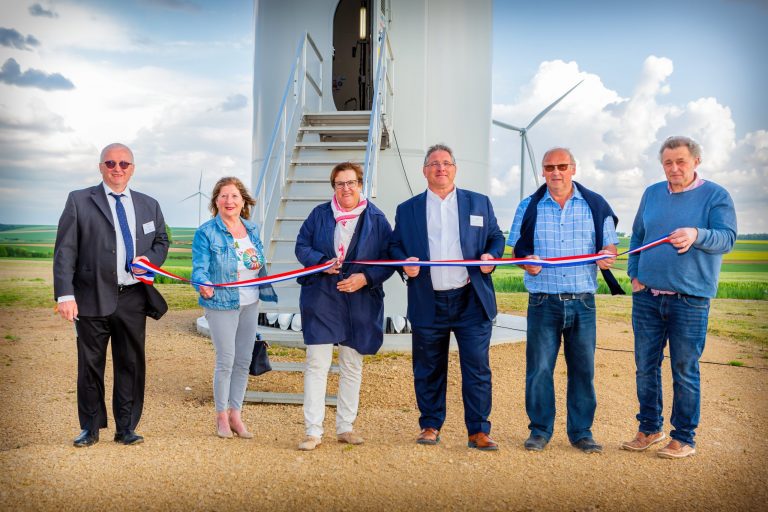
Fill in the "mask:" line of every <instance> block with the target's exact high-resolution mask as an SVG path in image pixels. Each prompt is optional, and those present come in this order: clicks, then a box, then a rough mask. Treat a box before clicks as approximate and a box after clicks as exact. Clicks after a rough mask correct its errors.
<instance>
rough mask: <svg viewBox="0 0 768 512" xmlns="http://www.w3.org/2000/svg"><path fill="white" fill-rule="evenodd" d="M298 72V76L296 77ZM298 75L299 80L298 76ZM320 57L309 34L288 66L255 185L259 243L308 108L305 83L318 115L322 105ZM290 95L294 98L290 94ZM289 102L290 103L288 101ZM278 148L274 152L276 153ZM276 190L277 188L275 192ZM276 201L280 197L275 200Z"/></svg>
mask: <svg viewBox="0 0 768 512" xmlns="http://www.w3.org/2000/svg"><path fill="white" fill-rule="evenodd" d="M308 46H309V48H311V49H312V51H313V53H314V54H315V56H316V58H317V59H316V60H317V63H318V64H319V65H318V75H319V76H318V77H317V78H315V77H314V76H313V75H312V74H311V72H310V71H309V69H308V65H307V64H308V60H307V47H308ZM297 71H299V73H298V74H297ZM297 75H298V76H297ZM322 75H323V56H322V54H321V53H320V50H318V48H317V44H315V41H314V40H313V39H312V36H310V35H309V33H308V32H306V33H304V34H303V35H302V36H301V38H300V39H299V44H298V48H297V49H296V56H295V57H294V59H293V64H292V65H291V72H290V73H289V75H288V82H287V83H286V84H285V91H284V92H283V99H282V101H281V102H280V109H279V110H278V112H277V119H275V127H274V128H273V130H272V136H271V137H270V141H269V146H268V149H267V152H266V154H265V155H264V161H263V163H262V164H261V171H260V173H259V178H258V181H257V182H256V187H255V192H254V197H255V198H256V201H257V205H258V206H257V208H256V209H255V211H254V214H255V216H256V219H255V221H256V222H257V224H258V225H259V226H260V235H261V239H262V240H263V241H264V242H265V243H268V238H267V237H266V229H267V226H266V225H265V224H266V223H265V220H266V215H267V212H268V211H269V210H270V207H271V206H272V201H273V200H274V199H275V196H276V195H277V196H279V194H276V192H281V191H282V184H283V183H284V181H285V179H284V178H285V169H286V167H287V164H288V159H289V158H290V154H289V152H290V151H293V144H292V143H291V142H290V141H295V140H296V136H297V134H298V131H299V126H298V124H297V123H296V114H297V113H298V114H299V118H300V117H301V115H303V114H304V112H305V111H306V105H307V97H306V96H307V95H306V93H307V87H306V86H307V83H308V84H309V85H310V86H311V87H312V89H314V91H315V93H316V95H317V97H318V108H317V110H318V111H320V110H321V107H322V101H323V91H322V88H321V86H320V84H322V83H323V80H322ZM291 91H293V94H291ZM289 98H290V101H289ZM276 146H277V148H278V149H277V150H275V148H276ZM278 187H279V188H278ZM278 199H279V197H278ZM270 229H271V228H270Z"/></svg>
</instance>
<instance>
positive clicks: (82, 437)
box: [72, 430, 99, 448]
mask: <svg viewBox="0 0 768 512" xmlns="http://www.w3.org/2000/svg"><path fill="white" fill-rule="evenodd" d="M98 442H99V431H98V430H83V431H81V432H80V434H79V435H78V436H77V437H76V438H75V441H74V442H73V443H72V444H73V445H74V446H76V447H77V448H85V447H86V446H92V445H94V444H96V443H98Z"/></svg>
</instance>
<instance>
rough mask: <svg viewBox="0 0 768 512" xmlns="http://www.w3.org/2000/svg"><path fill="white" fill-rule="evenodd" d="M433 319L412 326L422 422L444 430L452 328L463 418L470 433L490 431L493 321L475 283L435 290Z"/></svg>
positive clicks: (414, 364)
mask: <svg viewBox="0 0 768 512" xmlns="http://www.w3.org/2000/svg"><path fill="white" fill-rule="evenodd" d="M435 303H436V304H435V309H436V310H435V322H434V324H433V325H430V326H428V327H424V326H416V325H414V326H413V380H414V387H415V389H416V402H417V403H418V406H419V412H420V413H421V414H420V417H419V425H420V426H421V428H436V429H438V430H440V429H441V428H442V426H443V422H444V421H445V393H446V389H447V383H448V382H447V377H448V345H449V342H450V336H451V331H453V333H454V335H455V336H456V341H457V342H458V346H459V361H460V366H461V395H462V399H463V401H464V422H465V423H466V426H467V432H468V433H469V435H472V434H477V433H478V432H485V433H486V434H487V433H490V431H491V423H490V422H489V421H488V416H490V414H491V365H490V361H489V358H488V348H489V347H490V344H491V329H492V325H491V321H490V320H489V319H488V317H487V316H486V314H485V311H484V310H483V306H482V304H480V301H479V300H478V299H477V295H476V294H475V291H474V290H473V289H472V286H471V285H467V286H464V287H463V288H459V289H457V290H448V291H436V292H435Z"/></svg>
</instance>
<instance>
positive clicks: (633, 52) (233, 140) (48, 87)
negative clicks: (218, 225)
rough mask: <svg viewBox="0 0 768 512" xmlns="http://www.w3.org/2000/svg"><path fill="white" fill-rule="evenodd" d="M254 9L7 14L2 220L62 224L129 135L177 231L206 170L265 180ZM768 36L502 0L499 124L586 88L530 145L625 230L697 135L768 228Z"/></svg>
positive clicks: (53, 6) (177, 0) (718, 5)
mask: <svg viewBox="0 0 768 512" xmlns="http://www.w3.org/2000/svg"><path fill="white" fill-rule="evenodd" d="M252 10H253V4H252V2H251V1H247V0H218V1H215V2H214V1H203V0H154V1H150V0H144V1H139V0H136V1H131V2H129V1H125V2H117V1H96V0H87V1H86V0H79V1H78V0H56V1H54V0H40V1H31V0H30V1H25V0H17V1H14V2H2V3H0V66H2V70H0V223H46V224H48V223H55V222H56V220H57V219H58V215H59V213H60V211H61V208H62V207H63V204H64V200H65V199H66V194H67V192H68V191H69V190H72V189H75V188H81V187H85V186H89V185H92V184H94V183H96V182H98V179H99V176H98V169H97V166H96V163H97V160H98V151H99V149H100V148H101V147H103V146H104V145H106V144H108V143H110V142H113V141H115V140H120V141H124V142H126V143H128V144H129V145H131V147H133V148H134V150H135V153H136V158H137V168H136V169H137V170H136V175H135V177H134V180H133V182H132V185H133V186H134V187H135V188H137V189H139V190H144V191H146V192H149V193H151V194H152V195H154V196H155V197H157V198H158V200H160V202H161V204H162V206H163V210H164V212H165V214H166V217H167V220H168V222H169V223H170V224H171V225H175V226H190V225H195V224H196V223H197V203H196V202H195V201H194V200H190V201H187V202H184V203H181V202H180V199H181V198H183V197H185V196H187V195H190V194H192V193H193V192H195V191H196V186H197V180H198V177H199V174H200V172H201V170H204V176H203V190H204V191H208V190H209V189H210V188H211V187H212V185H213V183H214V182H215V180H216V179H217V178H218V177H220V176H224V175H237V176H240V177H242V178H244V179H246V180H250V160H251V154H250V152H251V142H250V140H251V119H252V114H253V113H252V98H251V82H252V58H253V48H252V45H253V35H252V15H253V13H252ZM766 26H768V2H766V1H765V0H752V1H749V0H701V1H697V2H677V3H674V4H670V3H668V2H659V1H656V0H647V1H643V2H621V1H613V2H608V1H603V0H592V1H589V2H571V1H564V0H561V1H554V0H540V1H537V2H518V1H514V2H513V1H502V0H497V1H496V2H494V36H493V53H494V61H493V62H494V69H493V102H494V107H493V115H494V118H496V119H500V120H503V121H507V122H509V123H511V124H515V125H525V124H527V122H528V121H529V120H530V119H531V118H532V117H533V116H535V115H536V114H537V113H538V112H539V111H540V110H541V109H543V108H544V107H545V106H546V105H547V104H548V103H550V102H551V101H552V100H554V99H555V98H557V97H558V96H559V95H560V94H562V93H563V92H565V91H566V90H567V89H568V88H569V87H570V86H571V85H573V84H574V83H576V82H577V81H579V80H582V79H584V80H585V81H584V83H583V84H582V85H581V86H580V87H579V88H578V89H576V90H575V91H574V92H573V94H571V96H569V97H568V98H566V100H564V101H563V102H562V103H561V104H560V105H558V107H557V108H556V109H555V110H553V111H552V112H550V114H549V115H548V116H547V117H546V118H544V119H543V120H542V121H541V122H540V123H539V124H538V125H537V126H536V127H534V129H533V130H532V131H531V143H532V144H533V146H534V150H535V153H536V155H537V158H538V157H540V155H541V153H542V152H543V150H545V149H546V148H547V147H549V146H553V145H566V146H569V147H570V148H571V149H572V150H573V152H574V154H575V155H576V158H577V162H578V164H579V165H578V170H577V176H576V178H577V179H579V180H581V181H582V182H584V183H585V184H586V185H587V186H591V187H593V188H595V189H597V190H599V191H601V192H604V193H605V194H606V196H607V197H608V198H609V200H610V201H611V202H612V204H614V208H615V209H616V210H617V211H618V213H619V217H620V218H621V219H622V221H621V224H620V226H619V227H620V229H624V230H627V229H628V226H629V225H630V224H631V219H632V216H633V215H634V210H635V208H636V206H637V203H638V201H639V196H640V193H641V192H642V190H643V188H644V187H645V186H647V185H648V184H650V183H652V182H654V181H658V180H660V179H662V174H661V168H660V166H659V165H658V161H656V160H655V152H656V149H657V148H658V145H659V143H660V141H661V140H663V138H664V137H666V136H667V135H669V134H672V133H685V134H688V135H692V136H694V137H695V138H697V139H699V140H700V142H702V144H703V145H704V150H705V158H704V164H702V167H701V168H700V169H701V170H702V174H703V175H704V176H705V177H707V178H709V179H713V180H715V181H717V182H719V183H721V184H722V185H724V186H726V187H727V188H728V189H729V190H730V191H731V193H732V195H733V196H734V199H735V201H736V205H737V210H738V214H739V224H740V225H739V227H740V231H742V232H768V219H767V218H766V217H767V216H765V215H764V211H765V206H766V200H765V197H766V195H767V194H768V185H766V177H768V176H766V174H768V99H767V98H766V95H765V94H764V92H763V89H764V85H763V84H765V83H768V80H767V79H768V64H766V62H767V61H768V59H766V58H765V55H764V52H765V48H768V35H766V34H768V31H766V30H765V27H766ZM278 79H279V80H280V81H282V80H284V78H283V77H278ZM492 138H493V140H492V143H491V156H492V167H491V176H492V187H491V190H492V193H493V195H494V204H495V205H496V209H497V214H498V217H499V220H500V224H501V225H502V226H504V227H505V228H508V225H509V223H510V221H511V217H512V213H513V212H514V208H515V206H516V204H517V198H518V194H519V190H518V184H517V182H518V180H519V172H520V169H519V153H518V151H519V149H518V148H519V138H518V137H517V135H516V134H514V133H511V132H507V131H504V130H502V129H499V128H493V130H492ZM526 173H527V174H530V169H526ZM532 187H533V180H532V178H531V177H530V176H528V177H527V184H526V193H529V192H530V191H531V190H532ZM32 191H34V195H35V200H34V201H30V200H29V199H28V197H29V194H30V192H32Z"/></svg>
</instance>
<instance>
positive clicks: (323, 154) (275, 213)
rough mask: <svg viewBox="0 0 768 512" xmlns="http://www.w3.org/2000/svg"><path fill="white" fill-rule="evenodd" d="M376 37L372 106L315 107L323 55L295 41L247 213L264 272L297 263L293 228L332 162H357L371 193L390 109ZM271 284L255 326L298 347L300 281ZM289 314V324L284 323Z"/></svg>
mask: <svg viewBox="0 0 768 512" xmlns="http://www.w3.org/2000/svg"><path fill="white" fill-rule="evenodd" d="M376 43H377V52H378V63H377V68H376V78H375V82H374V95H373V98H374V101H373V106H372V111H333V112H328V111H324V110H323V105H324V101H323V89H322V87H321V84H323V77H322V71H323V61H324V58H323V55H322V53H321V52H320V51H319V50H318V48H317V46H316V45H315V43H314V41H313V39H312V37H311V36H310V35H309V34H308V33H306V34H304V36H303V37H302V39H301V40H300V41H299V46H298V49H297V51H296V57H295V59H294V62H293V65H292V67H291V72H290V75H289V77H288V83H287V84H286V87H285V92H284V94H283V99H282V102H281V105H280V109H279V111H278V115H277V119H276V121H275V126H274V129H273V132H272V136H271V139H270V143H269V146H268V148H267V151H266V152H265V154H264V158H263V161H262V162H261V170H260V173H259V177H258V180H257V182H256V187H255V194H254V196H255V198H256V201H257V205H256V209H255V212H254V216H253V220H255V221H256V223H257V224H259V225H260V226H261V239H262V241H263V242H264V246H265V250H266V258H267V273H268V274H269V275H275V274H279V273H282V272H286V271H289V270H295V269H297V268H301V264H300V263H299V262H298V261H297V260H296V257H295V256H294V248H295V245H296V236H297V235H298V232H299V229H300V228H301V225H302V223H303V222H304V220H305V219H306V218H307V216H308V215H309V213H310V212H311V211H312V209H313V208H315V207H316V206H317V205H319V204H321V203H323V202H325V201H329V200H330V199H331V197H332V195H333V189H332V187H331V185H330V181H329V178H330V171H331V169H332V168H333V166H334V165H336V164H338V163H340V162H344V161H353V162H358V163H360V164H362V165H363V168H364V178H363V193H364V194H365V196H366V197H374V196H375V195H376V194H375V190H376V186H375V183H376V182H375V175H376V169H377V167H378V156H379V152H380V150H381V149H382V148H383V147H388V145H389V129H390V128H391V122H392V119H391V113H392V112H393V110H394V105H393V101H394V97H393V94H392V91H393V88H392V80H393V76H392V69H393V66H392V62H393V61H392V56H391V47H390V44H389V39H388V38H387V34H386V30H384V29H382V30H381V31H380V32H379V37H378V38H377V40H376ZM275 289H276V291H277V295H278V297H279V302H278V303H277V304H274V303H262V304H261V312H262V313H263V316H262V318H261V323H262V325H265V327H263V328H262V331H263V334H264V335H265V338H267V339H269V340H270V341H275V342H278V343H279V344H281V345H285V346H296V347H301V346H303V338H302V336H301V333H300V332H299V331H300V327H299V326H298V325H297V324H298V322H296V320H297V319H298V318H299V317H295V318H292V315H297V314H298V313H299V292H300V286H299V285H298V284H297V283H296V281H295V280H289V281H283V282H281V283H277V284H276V285H275ZM291 321H293V327H295V328H296V330H292V329H290V328H287V327H288V324H289V322H291ZM278 324H280V326H281V327H282V328H278V327H277V325H278ZM268 326H275V327H274V328H270V327H268Z"/></svg>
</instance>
